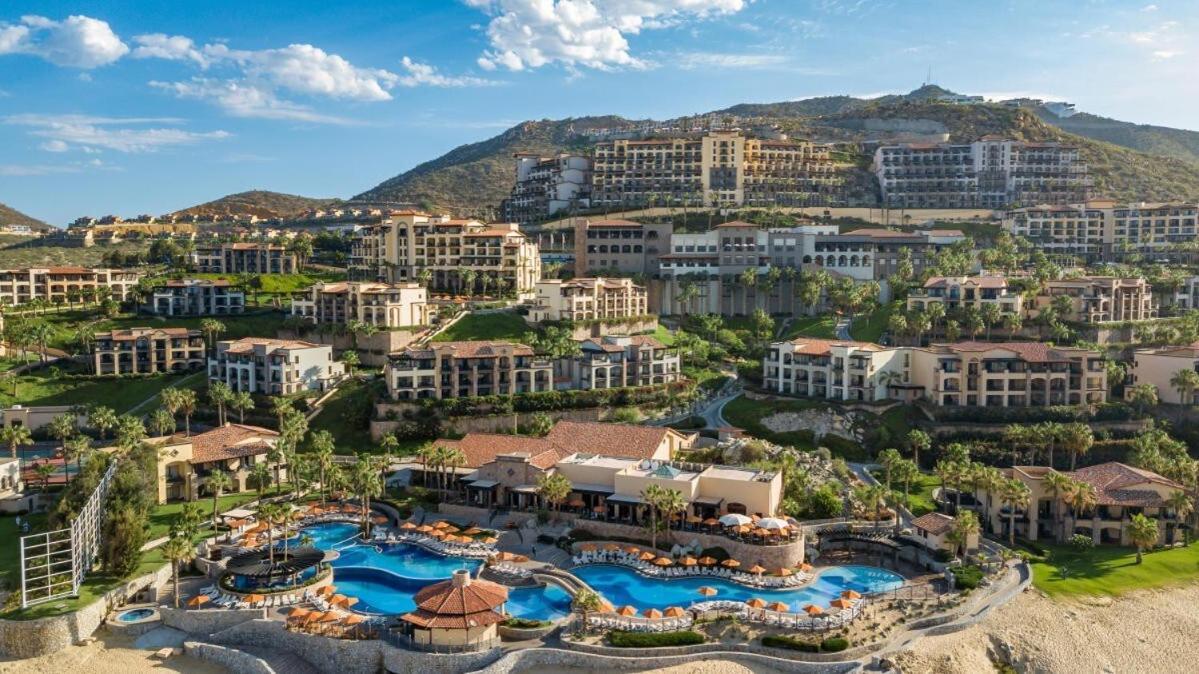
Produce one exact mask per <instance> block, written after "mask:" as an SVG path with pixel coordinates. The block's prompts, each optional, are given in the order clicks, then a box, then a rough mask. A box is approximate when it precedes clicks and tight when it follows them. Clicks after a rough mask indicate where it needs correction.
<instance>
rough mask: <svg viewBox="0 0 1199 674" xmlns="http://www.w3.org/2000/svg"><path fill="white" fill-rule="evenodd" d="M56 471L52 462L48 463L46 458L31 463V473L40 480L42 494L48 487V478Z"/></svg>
mask: <svg viewBox="0 0 1199 674" xmlns="http://www.w3.org/2000/svg"><path fill="white" fill-rule="evenodd" d="M56 472H58V471H57V470H56V469H55V468H54V464H52V463H50V461H49V460H48V459H47V460H45V461H42V462H41V463H36V464H34V465H33V474H34V475H35V476H37V479H38V480H40V481H41V483H42V493H43V494H45V493H46V489H47V488H49V486H50V478H52V477H54V473H56Z"/></svg>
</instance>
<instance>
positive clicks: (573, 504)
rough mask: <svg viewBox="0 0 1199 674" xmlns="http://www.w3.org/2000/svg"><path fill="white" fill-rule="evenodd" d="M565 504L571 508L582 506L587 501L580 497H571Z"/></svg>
mask: <svg viewBox="0 0 1199 674" xmlns="http://www.w3.org/2000/svg"><path fill="white" fill-rule="evenodd" d="M566 505H568V506H570V507H572V508H582V507H583V506H585V505H587V502H586V501H584V500H583V499H581V498H572V499H571V500H570V502H569V503H567V504H566Z"/></svg>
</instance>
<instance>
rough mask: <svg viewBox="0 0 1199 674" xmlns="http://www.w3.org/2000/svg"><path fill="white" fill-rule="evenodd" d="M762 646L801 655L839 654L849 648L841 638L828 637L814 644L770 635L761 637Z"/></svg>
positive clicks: (778, 635) (847, 641)
mask: <svg viewBox="0 0 1199 674" xmlns="http://www.w3.org/2000/svg"><path fill="white" fill-rule="evenodd" d="M762 645H763V646H770V647H773V648H785V649H787V650H791V651H800V652H803V653H840V652H841V651H843V650H845V649H847V648H849V640H848V639H844V638H842V637H829V638H827V639H825V640H824V641H821V642H819V643H814V642H810V641H803V640H801V639H796V638H795V637H789V636H785V635H781V634H771V635H767V636H764V637H762Z"/></svg>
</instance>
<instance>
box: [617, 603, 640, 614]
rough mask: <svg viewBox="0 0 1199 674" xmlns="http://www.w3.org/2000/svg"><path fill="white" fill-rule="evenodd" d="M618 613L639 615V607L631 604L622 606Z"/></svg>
mask: <svg viewBox="0 0 1199 674" xmlns="http://www.w3.org/2000/svg"><path fill="white" fill-rule="evenodd" d="M617 613H618V614H619V615H623V616H634V615H637V607H636V606H633V605H631V604H630V605H628V606H621V607H620V610H618V611H617Z"/></svg>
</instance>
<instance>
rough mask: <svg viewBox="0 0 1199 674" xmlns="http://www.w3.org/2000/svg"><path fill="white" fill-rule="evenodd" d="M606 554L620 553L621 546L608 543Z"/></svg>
mask: <svg viewBox="0 0 1199 674" xmlns="http://www.w3.org/2000/svg"><path fill="white" fill-rule="evenodd" d="M604 551H605V552H620V546H619V545H617V544H616V543H608V544H607V545H605V546H604Z"/></svg>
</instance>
